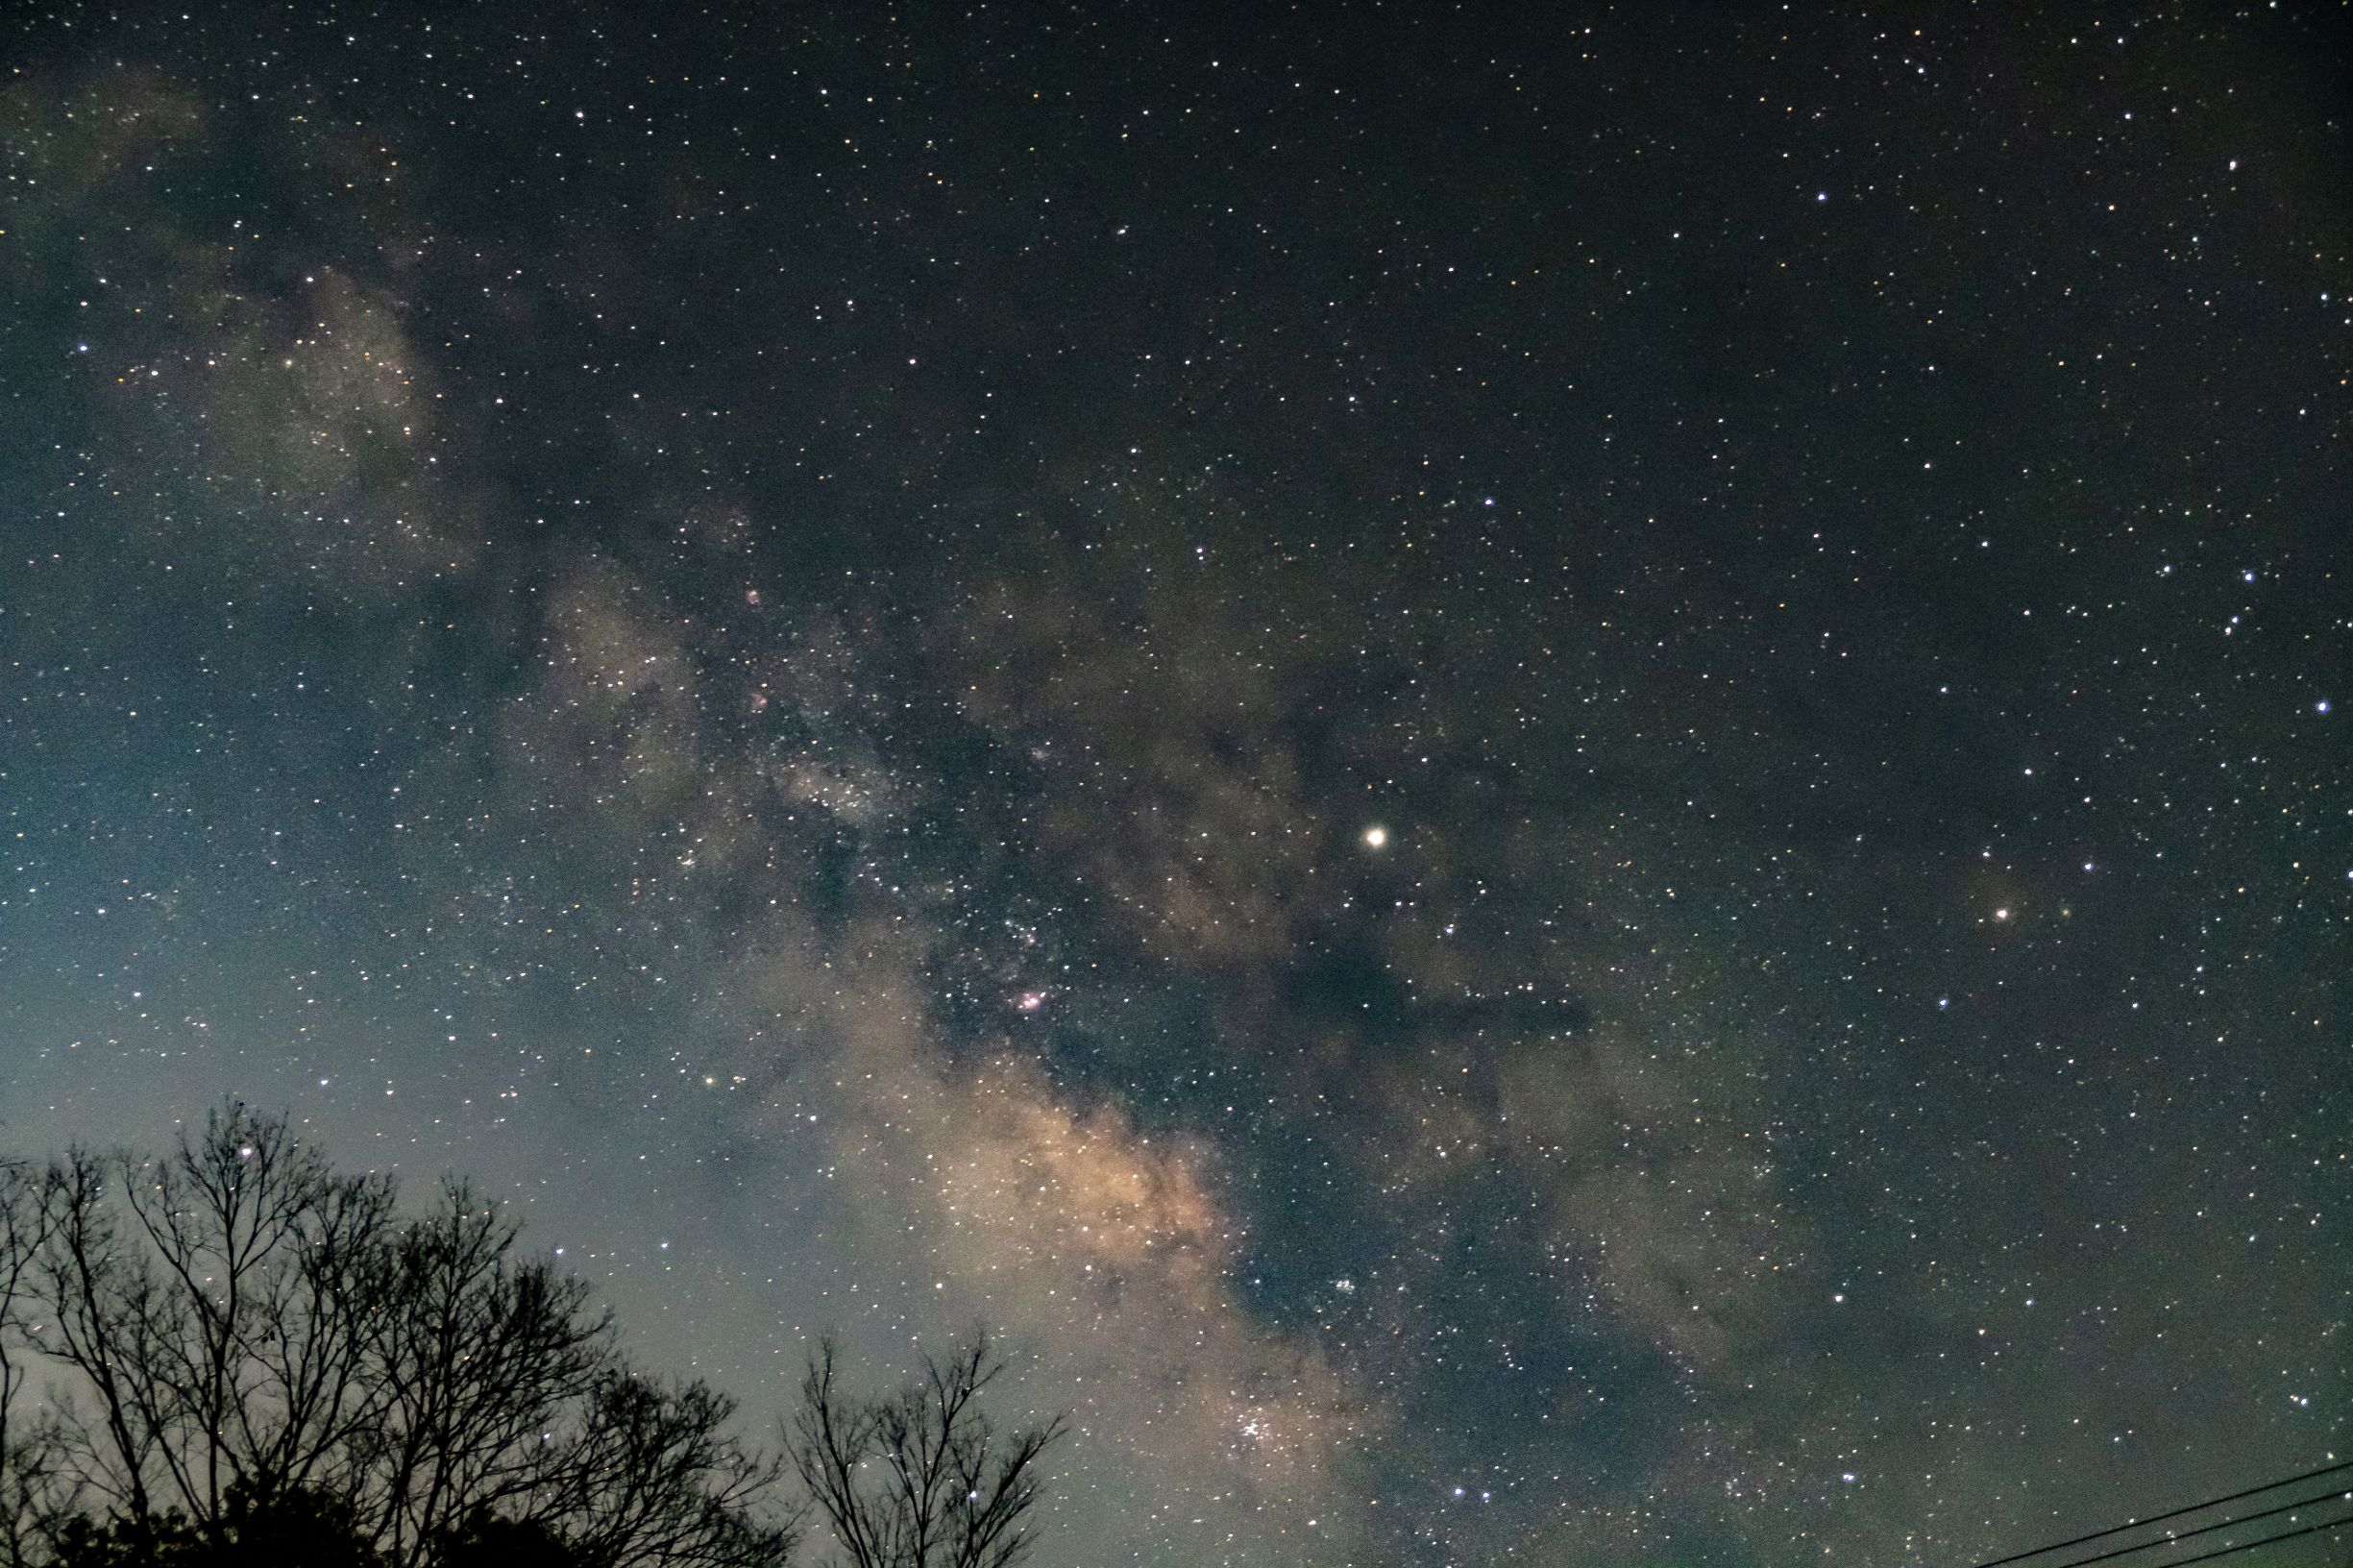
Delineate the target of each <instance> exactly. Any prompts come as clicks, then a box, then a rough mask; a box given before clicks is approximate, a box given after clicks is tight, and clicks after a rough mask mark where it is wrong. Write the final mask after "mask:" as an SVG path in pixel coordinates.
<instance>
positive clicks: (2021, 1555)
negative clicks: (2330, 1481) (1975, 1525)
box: [1977, 1459, 2353, 1568]
mask: <svg viewBox="0 0 2353 1568" xmlns="http://www.w3.org/2000/svg"><path fill="white" fill-rule="evenodd" d="M2340 1470H2353V1459H2349V1460H2347V1461H2346V1462H2344V1463H2342V1464H2324V1465H2322V1466H2321V1467H2320V1468H2319V1469H2317V1470H2307V1471H2305V1472H2304V1473H2303V1474H2302V1475H2300V1476H2285V1477H2282V1478H2281V1479H2280V1480H2278V1481H2267V1482H2264V1483H2263V1484H2262V1485H2261V1486H2249V1487H2248V1488H2247V1489H2246V1490H2245V1491H2243V1492H2232V1493H2231V1494H2230V1495H2229V1496H2227V1497H2210V1498H2208V1499H2207V1500H2206V1501H2205V1502H2203V1503H2193V1504H2191V1505H2190V1506H2189V1507H2186V1508H2175V1509H2173V1510H2172V1511H2170V1512H2169V1513H2152V1514H2150V1515H2149V1516H2148V1517H2147V1518H2145V1519H2128V1520H2126V1521H2125V1522H2124V1523H2122V1524H2120V1525H2111V1526H2109V1527H2108V1528H2107V1529H2106V1530H2096V1531H2092V1533H2091V1534H2089V1535H2078V1536H2076V1537H2075V1538H2074V1539H2073V1540H2071V1541H2053V1542H2051V1543H2050V1544H2049V1545H2048V1546H2038V1547H2036V1548H2035V1549H2034V1550H2033V1551H2031V1552H2015V1553H2012V1554H2011V1555H2010V1556H2006V1557H1996V1558H1995V1559H1994V1560H1993V1561H1991V1562H1981V1563H1979V1564H1977V1568H2007V1565H2008V1564H2010V1563H2013V1562H2024V1561H2025V1560H2026V1559H2027V1558H2028V1557H2039V1556H2042V1555H2043V1554H2044V1553H2046V1552H2064V1551H2066V1550H2067V1549H2068V1548H2069V1547H2071V1546H2082V1545H2083V1544H2085V1543H2086V1542H2088V1541H2101V1540H2106V1539H2107V1538H2108V1537H2109V1536H2111V1535H2120V1534H2122V1533H2123V1532H2124V1531H2128V1530H2138V1529H2140V1528H2141V1527H2142V1526H2143V1525H2154V1524H2158V1523H2161V1522H2162V1521H2164V1520H2167V1519H2178V1518H2180V1517H2181V1516H2182V1515H2183V1514H2185V1513H2197V1512H2199V1511H2201V1510H2203V1509H2206V1508H2218V1507H2221V1506H2222V1505H2223V1504H2225V1503H2236V1502H2238V1501H2239V1500H2240V1499H2241V1498H2243V1497H2256V1496H2260V1495H2261V1494H2262V1493H2265V1492H2276V1491H2278V1490H2279V1489H2280V1488H2281V1487H2282V1486H2292V1485H2294V1484H2295V1483H2296V1482H2299V1481H2316V1480H2318V1479H2319V1478H2320V1477H2322V1476H2333V1475H2335V1474H2336V1473H2337V1472H2338V1471H2340Z"/></svg>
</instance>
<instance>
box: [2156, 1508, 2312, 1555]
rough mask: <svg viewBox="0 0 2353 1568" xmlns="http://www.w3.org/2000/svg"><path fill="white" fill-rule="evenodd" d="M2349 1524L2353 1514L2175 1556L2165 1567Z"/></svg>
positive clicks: (2229, 1553) (2250, 1548) (2251, 1548)
mask: <svg viewBox="0 0 2353 1568" xmlns="http://www.w3.org/2000/svg"><path fill="white" fill-rule="evenodd" d="M2347 1525H2353V1515H2348V1516H2346V1517H2345V1518H2342V1519H2340V1520H2338V1521H2336V1522H2335V1523H2334V1524H2327V1525H2306V1526H2305V1527H2304V1528H2303V1529H2302V1530H2290V1531H2282V1532H2281V1533H2279V1534H2277V1535H2266V1536H2265V1537H2264V1538H2263V1539H2262V1540H2260V1541H2248V1542H2246V1543H2244V1544H2243V1545H2241V1546H2219V1547H2217V1548H2215V1549H2214V1550H2213V1551H2212V1552H2200V1553H2199V1554H2198V1555H2197V1556H2194V1557H2175V1558H2174V1559H2173V1560H2172V1561H2171V1562H2169V1563H2167V1564H2166V1565H2165V1568H2189V1565H2190V1564H2191V1563H2194V1562H2212V1561H2213V1560H2214V1559H2215V1558H2217V1557H2227V1556H2231V1555H2232V1554H2233V1553H2237V1552H2252V1551H2254V1550H2255V1549H2256V1548H2257V1547H2259V1546H2269V1545H2270V1544H2271V1543H2272V1542H2273V1541H2292V1540H2294V1539H2295V1538H2296V1537H2297V1536H2298V1535H2317V1534H2319V1533H2320V1531H2324V1530H2342V1529H2344V1527H2345V1526H2347Z"/></svg>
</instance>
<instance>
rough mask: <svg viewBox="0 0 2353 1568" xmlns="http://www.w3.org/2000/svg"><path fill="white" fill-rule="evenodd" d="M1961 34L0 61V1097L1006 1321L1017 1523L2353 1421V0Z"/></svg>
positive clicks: (1160, 34) (1208, 1526)
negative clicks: (499, 1199) (1040, 1472)
mask: <svg viewBox="0 0 2353 1568" xmlns="http://www.w3.org/2000/svg"><path fill="white" fill-rule="evenodd" d="M2031 9H2032V8H2028V7H2024V6H2016V7H2012V6H1982V7H1976V8H1967V9H1965V8H1961V7H1958V6H1942V7H1939V6H1912V7H1897V6H1882V7H1872V8H1861V7H1849V8H1843V9H1830V8H1823V7H1816V6H1811V5H1806V6H1800V7H1797V8H1795V9H1794V10H1791V9H1779V10H1774V11H1768V10H1767V9H1766V8H1764V7H1762V6H1739V5H1729V4H1707V5H1700V4H1690V5H1681V6H1674V5H1666V4H1648V3H1644V4H1633V5H1624V6H1618V7H1587V6H1575V5H1564V6H1558V7H1554V6H1535V5H1530V6H1510V7H1504V6H1496V7H1493V8H1480V7H1464V8H1456V9H1447V8H1441V7H1439V6H1435V5H1432V6H1413V5H1403V6H1400V5H1388V6H1373V5H1346V6H1343V5H1338V4H1311V5H1310V4H1303V5H1301V6H1298V7H1295V8H1291V9H1278V8H1274V7H1233V8H1223V7H1217V8H1213V7H1209V6H1171V7H1164V8H1159V9H1157V10H1155V9H1150V8H1144V7H1137V6H1115V5H1079V6H1066V7H1047V6H1035V7H1032V6H989V7H978V8H974V9H972V10H969V11H963V10H955V9H950V8H940V9H931V8H906V9H902V10H899V11H897V12H890V11H889V10H887V9H886V8H885V7H883V6H882V5H880V4H872V5H849V6H843V7H839V8H835V9H830V10H825V9H820V8H817V7H804V6H788V5H753V4H748V3H744V4H711V5H707V6H699V7H698V6H693V5H685V4H680V5H652V4H634V5H621V4H611V3H608V4H603V5H565V6H550V7H546V8H544V9H538V10H526V9H523V8H517V7H511V6H503V5H494V6H483V7H469V8H464V9H456V8H440V7H429V6H411V5H391V4H386V5H382V6H376V7H360V8H352V7H348V6H341V5H335V4H325V3H322V4H310V3H307V0H306V3H303V4H297V5H292V6H284V7H280V8H276V9H262V8H258V7H252V8H248V7H243V6H239V5H234V4H213V3H210V0H207V3H204V4H197V5H192V6H190V5H174V6H142V5H124V6H120V7H116V8H112V9H109V8H105V7H99V8H93V9H89V10H82V9H79V8H70V7H65V6H52V7H47V8H36V7H32V6H26V7H24V8H21V9H14V8H12V12H11V14H10V15H9V17H8V18H7V20H6V21H5V23H4V24H0V26H4V28H5V31H4V32H0V871H4V872H5V877H4V879H0V1143H5V1145H6V1146H7V1147H8V1148H10V1149H12V1150H13V1151H15V1152H18V1153H23V1154H34V1155H37V1154H40V1153H42V1152H44V1151H47V1150H50V1149H53V1148H56V1147H58V1146H61V1144H62V1143H63V1142H64V1141H66V1140H67V1139H76V1138H89V1139H132V1140H135V1141H137V1142H140V1143H142V1144H150V1145H153V1144H160V1143H162V1142H164V1141H166V1140H167V1139H169V1138H170V1137H171V1136H172V1134H173V1130H174V1129H175V1127H177V1126H179V1125H182V1124H183V1123H184V1122H185V1121H186V1119H187V1118H191V1117H196V1118H201V1116H202V1115H203V1114H204V1112H205V1110H206V1108H207V1107H209V1106H216V1105H218V1104H220V1103H221V1102H222V1100H223V1098H224V1097H226V1096H234V1097H238V1098H241V1099H243V1100H245V1101H248V1102H250V1103H252V1104H255V1105H257V1106H259V1107H262V1108H264V1109H270V1110H285V1111H289V1112H290V1113H291V1114H292V1115H294V1116H295V1117H296V1118H297V1119H298V1121H299V1122H300V1123H301V1124H302V1125H303V1126H304V1127H305V1128H306V1129H308V1130H310V1131H311V1132H314V1133H315V1134H316V1135H317V1137H318V1138H320V1139H322V1140H323V1141H324V1143H325V1145H326V1147H327V1148H328V1150H329V1152H330V1153H331V1155H332V1156H334V1157H336V1158H337V1159H339V1160H340V1161H341V1162H342V1163H344V1164H350V1165H355V1166H368V1167H372V1168H392V1169H397V1170H399V1171H401V1172H403V1173H404V1174H405V1175H406V1177H407V1179H408V1180H409V1181H410V1182H411V1183H412V1184H418V1185H419V1187H420V1188H422V1187H423V1186H426V1185H429V1183H430V1182H431V1180H432V1179H433V1177H434V1176H435V1175H436V1174H437V1173H439V1172H441V1171H444V1170H456V1171H462V1172H469V1173H472V1174H474V1175H476V1176H478V1177H479V1178H480V1179H481V1180H482V1182H483V1183H484V1184H485V1185H486V1186H487V1187H488V1188H491V1189H492V1190H493V1191H495V1192H497V1193H499V1194H502V1196H503V1197H504V1198H506V1199H507V1200H508V1201H509V1202H510V1203H511V1204H513V1205H514V1206H515V1212H516V1213H519V1214H521V1215H522V1216H523V1217H524V1219H525V1220H526V1223H527V1227H528V1230H527V1236H528V1237H529V1238H530V1239H531V1240H532V1241H533V1242H535V1243H536V1244H539V1245H543V1246H547V1247H552V1248H560V1249H562V1252H563V1256H564V1260H565V1262H567V1263H568V1264H570V1265H571V1266H573V1267H575V1268H576V1269H578V1270H579V1271H580V1272H581V1273H582V1274H583V1275H585V1276H586V1277H587V1278H589V1279H591V1280H592V1281H594V1282H595V1284H596V1286H598V1288H599V1290H600V1291H601V1293H602V1294H603V1296H604V1297H605V1298H606V1299H607V1300H609V1301H610V1302H611V1303H612V1304H613V1305H614V1306H615V1308H616V1309H617V1311H619V1313H620V1315H621V1318H622V1321H623V1323H624V1326H625V1328H626V1329H627V1330H628V1331H630V1342H631V1343H632V1344H634V1345H635V1346H636V1347H637V1348H638V1349H639V1351H640V1353H641V1354H642V1355H643V1356H644V1357H645V1358H646V1359H647V1360H650V1361H651V1362H653V1363H654V1364H656V1365H659V1366H664V1367H670V1368H675V1369H679V1370H685V1369H688V1368H693V1369H697V1370H699V1371H700V1372H702V1373H704V1374H706V1375H708V1376H710V1377H712V1378H714V1379H715V1380H717V1381H718V1382H720V1383H721V1384H723V1385H724V1386H726V1387H728V1388H730V1389H733V1390H735V1391H736V1392H738V1393H740V1394H742V1395H743V1396H744V1398H745V1399H746V1401H747V1405H748V1411H749V1413H750V1414H751V1415H752V1416H754V1417H755V1418H756V1425H758V1426H760V1427H767V1426H768V1424H769V1423H770V1422H772V1419H773V1417H774V1416H775V1415H777V1414H778V1413H780V1412H781V1411H782V1410H783V1409H785V1407H786V1403H787V1400H788V1398H789V1396H790V1394H791V1392H792V1389H793V1387H794V1385H795V1384H796V1382H797V1374H798V1371H799V1368H800V1365H801V1363H802V1360H803V1358H804V1357H805V1356H806V1354H807V1352H808V1349H809V1347H810V1346H811V1344H812V1343H813V1342H814V1339H815V1336H816V1335H818V1334H819V1333H820V1332H821V1331H823V1330H824V1329H826V1328H827V1327H833V1328H836V1329H838V1330H840V1331H841V1333H842V1334H843V1335H844V1336H845V1339H846V1346H847V1348H848V1349H849V1350H850V1351H852V1352H853V1353H854V1354H855V1356H856V1357H857V1358H858V1360H859V1364H860V1366H861V1368H862V1375H865V1376H870V1377H874V1378H880V1377H882V1376H884V1375H885V1374H886V1373H888V1372H890V1371H892V1370H894V1369H896V1368H903V1367H905V1366H907V1365H909V1364H911V1363H912V1360H913V1359H914V1357H915V1356H916V1355H917V1354H919V1352H920V1351H922V1350H924V1349H928V1348H932V1347H935V1346H940V1345H943V1344H944V1342H945V1340H946V1337H947V1336H948V1335H952V1334H953V1333H955V1332H956V1331H958V1330H959V1329H961V1328H963V1327H965V1326H967V1325H969V1324H972V1323H974V1322H984V1323H986V1324H988V1325H990V1326H992V1327H993V1328H994V1329H996V1330H997V1331H999V1332H1001V1333H1002V1334H1003V1335H1005V1337H1006V1342H1007V1343H1008V1344H1010V1345H1012V1346H1015V1347H1017V1353H1018V1361H1017V1380H1016V1381H1015V1382H1014V1383H1012V1384H1008V1385H1007V1386H1006V1388H1005V1389H1004V1390H1003V1392H1002V1395H1001V1396H993V1398H996V1400H997V1403H998V1406H999V1409H1000V1413H1002V1414H1003V1415H1005V1416H1006V1417H1008V1418H1013V1417H1017V1416H1018V1415H1019V1414H1020V1413H1021V1412H1022V1411H1024V1410H1030V1409H1035V1410H1040V1411H1048V1410H1054V1409H1070V1410H1071V1411H1073V1413H1074V1421H1075V1428H1074V1433H1073V1435H1072V1436H1071V1437H1070V1438H1069V1439H1068V1440H1067V1441H1066V1443H1065V1444H1064V1445H1063V1446H1062V1447H1061V1448H1059V1449H1058V1450H1056V1451H1055V1452H1054V1454H1053V1456H1052V1459H1053V1462H1052V1482H1051V1485H1052V1492H1053V1498H1052V1502H1051V1504H1050V1505H1049V1507H1048V1508H1047V1510H1046V1515H1045V1518H1044V1530H1045V1535H1046V1538H1045V1541H1044V1544H1043V1546H1042V1550H1041V1552H1040V1554H1039V1556H1038V1558H1037V1561H1038V1563H1039V1565H1040V1568H1091V1565H1098V1564H1104V1565H1107V1564H1149V1565H1155V1568H1178V1565H1193V1564H1204V1565H1208V1564H1233V1565H1237V1568H1242V1565H1248V1568H1272V1565H1278V1564H1296V1565H1301V1568H1337V1565H1342V1564H1353V1565H1360V1568H1373V1565H1388V1564H1396V1565H1401V1568H1435V1565H1439V1564H1456V1565H1463V1568H1475V1565H1483V1564H1491V1563H1506V1562H1523V1563H1531V1564H1538V1563H1541V1564H1552V1563H1562V1564H1593V1565H1596V1568H1669V1565H1727V1568H1768V1565H1781V1564H1801V1563H1803V1564H1815V1563H1820V1562H1822V1561H1825V1560H1833V1561H1840V1562H1849V1563H1857V1564H1872V1565H1880V1564H1913V1563H1918V1564H1923V1565H1942V1564H1961V1563H1966V1562H1969V1561H1971V1560H1973V1559H1975V1558H1978V1557H1983V1556H1996V1555H1999V1554H2001V1553H2004V1552H2008V1551H2013V1550H2019V1549H2022V1548H2024V1547H2028V1546H2033V1545H2037V1544H2040V1543H2041V1542H2043V1541H2045V1540H2048V1539H2052V1538H2055V1537H2058V1536H2063V1535H2068V1534H2072V1533H2075V1532H2077V1531H2084V1530H2091V1529H2096V1528H2098V1527H2099V1526H2102V1525H2105V1524H2109V1523H2112V1522H2114V1521H2116V1520H2118V1519H2120V1518H2123V1517H2125V1516H2127V1515H2128V1514H2132V1513H2135V1512H2145V1511H2150V1510H2153V1509H2156V1508H2160V1507H2168V1506H2170V1505H2173V1504H2177V1503H2183V1502H2189V1501H2194V1500H2195V1499H2198V1498H2201V1497H2206V1496H2209V1495H2213V1494H2215V1493H2218V1492H2223V1491H2228V1490H2232V1489H2235V1488H2236V1487H2239V1486H2243V1485H2250V1484H2253V1483H2255V1482H2260V1481H2264V1480H2267V1479H2269V1478H2271V1477H2273V1476H2277V1475H2282V1474H2286V1473H2289V1472H2292V1471H2297V1470H2303V1469H2307V1468H2310V1467H2313V1466H2316V1465H2319V1464H2323V1463H2326V1462H2329V1461H2330V1460H2331V1459H2341V1458H2349V1457H2353V1455H2348V1452H2347V1450H2348V1448H2349V1447H2353V1403H2349V1401H2353V1373H2349V1372H2348V1368H2349V1367H2353V1328H2349V1327H2348V1325H2349V1323H2353V1233H2348V1230H2347V1223H2348V1209H2349V1208H2353V1202H2349V1200H2353V745H2348V742H2347V734H2346V726H2347V725H2348V724H2353V707H2349V706H2348V705H2349V704H2353V482H2349V479H2353V476H2349V475H2348V463H2347V437H2348V429H2353V424H2349V421H2348V403H2349V401H2353V400H2348V395H2347V393H2348V388H2347V376H2348V371H2347V364H2348V350H2349V349H2353V330H2349V329H2353V308H2349V307H2348V304H2347V294H2348V292H2353V179H2348V176H2347V171H2348V168H2353V150H2349V149H2348V145H2347V132H2348V123H2347V121H2348V108H2349V106H2353V86H2349V84H2353V60H2349V58H2348V51H2347V48H2346V39H2347V30H2346V29H2345V26H2344V23H2345V13H2344V12H2343V10H2342V9H2341V8H2340V7H2336V6H2327V5H2320V4H2302V3H2295V4H2281V5H2276V6H2269V7H2265V6H2256V5H2252V4H2250V5H2248V6H2245V7H2243V8H2237V9H2234V8H2230V7H2225V6H2212V7H2207V6H2189V7H2148V6H2143V7H2140V8H2138V9H2127V10H2124V11H2120V12H2114V13H2111V12H2098V11H2095V10H2094V9H2092V8H2089V7H2064V6H2063V7H2052V8H2047V10H2046V11H2045V12H2044V13H2043V14H2041V15H2039V16H2038V15H2031V14H2029V12H2030V10H2031ZM771 1430H772V1429H771ZM2337 1539H2338V1545H2339V1546H2341V1540H2342V1538H2341V1537H2339V1538H2337ZM2302 1544H2303V1545H2305V1546H2307V1547H2312V1548H2314V1550H2313V1551H2312V1552H2311V1553H2309V1554H2308V1555H2306V1556H2299V1557H2295V1558H2292V1559H2291V1558H2288V1557H2282V1558H2280V1559H2278V1560H2281V1561H2289V1560H2294V1561H2297V1562H2312V1561H2319V1560H2321V1551H2320V1549H2319V1543H2318V1542H2315V1541H2307V1542H2305V1543H2302ZM2337 1549H2338V1547H2337V1546H2331V1547H2330V1548H2328V1550H2331V1551H2334V1550H2337Z"/></svg>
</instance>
